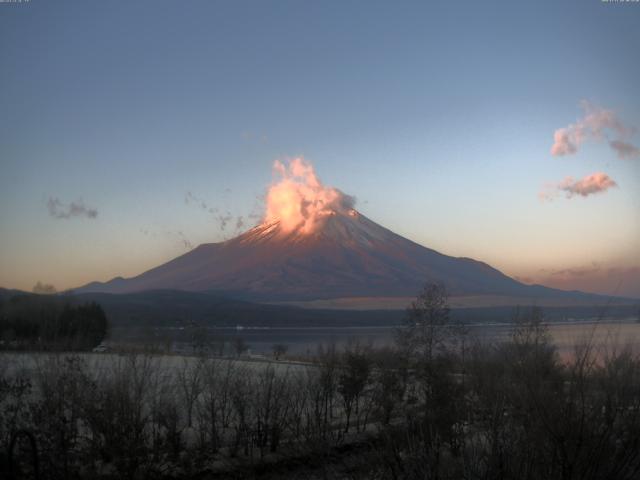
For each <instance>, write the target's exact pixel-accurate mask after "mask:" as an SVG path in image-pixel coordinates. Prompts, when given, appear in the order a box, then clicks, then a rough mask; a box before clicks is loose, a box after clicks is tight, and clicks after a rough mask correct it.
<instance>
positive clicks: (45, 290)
mask: <svg viewBox="0 0 640 480" xmlns="http://www.w3.org/2000/svg"><path fill="white" fill-rule="evenodd" d="M32 291H33V293H39V294H41V295H52V294H54V293H56V292H57V290H56V287H54V286H53V285H51V284H50V283H42V282H40V281H38V283H36V284H35V285H34V286H33V289H32Z"/></svg>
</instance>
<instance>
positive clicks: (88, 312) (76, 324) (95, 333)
mask: <svg viewBox="0 0 640 480" xmlns="http://www.w3.org/2000/svg"><path fill="white" fill-rule="evenodd" d="M74 303H75V301H74V299H73V298H69V297H58V296H53V295H32V294H24V295H15V296H13V297H10V298H8V299H6V300H3V301H0V348H2V349H14V350H15V349H38V350H43V349H54V350H63V349H64V350H88V349H91V348H93V347H95V346H96V345H98V344H100V342H102V341H103V340H104V338H105V337H106V335H107V331H108V321H107V317H106V315H105V313H104V311H103V310H102V307H101V306H100V305H98V304H97V303H95V302H88V303H82V304H74Z"/></svg>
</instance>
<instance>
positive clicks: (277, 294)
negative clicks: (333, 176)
mask: <svg viewBox="0 0 640 480" xmlns="http://www.w3.org/2000/svg"><path fill="white" fill-rule="evenodd" d="M427 281H435V282H441V283H443V284H444V285H445V286H446V287H447V289H448V291H449V292H450V293H451V294H452V295H456V296H464V295H469V296H475V295H480V296H482V295H501V296H517V297H526V298H538V297H541V296H545V297H558V296H560V297H563V296H566V295H573V296H575V295H576V294H578V293H579V292H564V291H561V290H555V289H551V288H547V287H543V286H539V285H525V284H522V283H520V282H518V281H516V280H514V279H512V278H510V277H508V276H507V275H505V274H503V273H501V272H500V271H498V270H496V269H495V268H493V267H491V266H490V265H487V264H486V263H483V262H479V261H476V260H473V259H471V258H456V257H451V256H447V255H443V254H441V253H439V252H437V251H435V250H432V249H429V248H426V247H424V246H422V245H419V244H417V243H415V242H412V241H410V240H408V239H406V238H404V237H402V236H400V235H397V234H395V233H393V232H392V231H390V230H388V229H386V228H384V227H382V226H381V225H378V224H377V223H375V222H373V221H371V220H370V219H368V218H367V217H365V216H364V215H362V214H360V213H359V212H358V211H356V210H354V209H348V210H335V211H331V212H330V214H329V215H328V216H327V217H326V218H324V219H323V221H322V223H321V224H320V225H319V226H318V228H316V229H314V231H312V232H310V233H308V232H304V233H303V232H301V231H300V230H288V229H285V228H284V227H283V225H282V224H281V222H280V221H278V220H274V221H264V222H263V223H261V224H259V225H258V226H256V227H254V228H252V229H251V230H249V231H247V232H245V233H243V234H241V235H239V236H237V237H235V238H233V239H231V240H227V241H225V242H221V243H209V244H202V245H200V246H198V247H196V248H195V249H193V250H191V251H190V252H188V253H186V254H184V255H182V256H179V257H177V258H175V259H173V260H171V261H169V262H167V263H165V264H163V265H160V266H158V267H156V268H153V269H151V270H148V271H146V272H144V273H142V274H140V275H138V276H136V277H132V278H127V279H125V278H121V277H118V278H114V279H112V280H110V281H108V282H104V283H101V282H93V283H90V284H88V285H85V286H83V287H81V288H79V289H77V290H76V292H79V293H86V292H104V293H133V292H141V291H146V290H158V289H172V290H185V291H193V292H224V293H227V294H230V295H234V296H236V297H238V298H244V299H250V300H256V301H304V300H318V299H332V298H347V297H382V296H383V297H411V296H415V295H416V293H417V292H418V291H419V290H420V288H421V287H422V286H423V285H424V284H425V282H427Z"/></svg>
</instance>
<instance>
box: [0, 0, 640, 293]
mask: <svg viewBox="0 0 640 480" xmlns="http://www.w3.org/2000/svg"><path fill="white" fill-rule="evenodd" d="M639 25H640V4H638V3H628V4H613V3H603V2H601V1H596V0H589V1H577V2H569V1H559V2H558V1H553V2H464V1H463V2H402V3H398V2H370V1H367V2H364V1H362V2H355V1H348V2H302V1H292V2H285V1H278V2H275V1H263V2H240V1H228V2H223V1H204V0H202V1H198V0H193V1H189V2H178V1H164V0H148V1H144V0H140V1H135V2H119V1H112V2H105V1H102V2H98V1H87V0H85V1H64V2H62V1H55V0H50V1H44V0H31V1H30V2H27V3H18V4H13V3H4V4H0V67H1V70H0V72H1V74H0V106H1V107H2V115H0V162H1V174H0V225H1V227H2V228H1V230H0V285H2V286H5V287H15V288H23V289H31V287H32V286H33V285H34V284H35V283H36V282H37V281H42V282H46V283H51V284H54V285H55V286H56V287H57V288H58V289H63V288H69V287H73V286H77V285H80V284H83V283H86V282H88V281H91V280H106V279H109V278H111V277H113V276H116V275H123V276H130V275H134V274H137V273H139V272H141V271H143V270H145V269H147V268H150V267H152V266H155V265H157V264H158V263H160V262H162V261H165V260H168V259H170V258H172V257H174V256H176V255H179V254H181V253H184V252H185V251H186V249H187V248H188V247H189V244H191V245H196V244H199V243H203V242H212V241H219V240H222V239H224V238H229V237H231V236H233V235H234V234H235V233H237V229H235V223H236V220H237V218H238V217H239V216H242V217H243V222H244V225H245V226H244V227H243V228H247V227H248V226H250V225H251V224H252V222H253V223H255V222H256V221H257V217H255V215H258V214H259V213H261V210H260V198H261V196H263V195H264V193H265V191H266V188H267V187H268V184H269V182H270V181H271V178H272V173H271V165H272V163H273V161H274V160H275V159H283V158H291V157H294V156H299V155H303V156H304V157H305V158H306V159H307V160H309V161H311V162H312V163H313V164H314V166H315V168H316V171H317V172H318V174H319V175H320V177H321V178H322V180H323V181H324V182H325V183H326V184H329V185H333V186H335V187H338V188H340V189H342V190H343V191H345V192H347V193H349V194H352V195H354V196H355V197H356V198H357V199H358V204H357V208H358V209H359V210H360V211H362V213H364V214H365V215H367V216H369V217H370V218H372V219H373V220H375V221H377V222H378V223H381V224H382V225H385V226H387V227H388V228H390V229H392V230H394V231H396V232H398V233H400V234H403V235H405V236H407V237H409V238H411V239H413V240H415V241H417V242H419V243H422V244H425V245H427V246H429V247H432V248H435V249H437V250H440V251H442V252H443V253H447V254H451V255H456V256H470V257H474V258H477V259H480V260H484V261H486V262H488V263H491V264H492V265H494V266H496V267H497V268H500V269H502V270H503V271H505V272H506V273H508V274H510V275H515V276H518V277H520V278H523V279H526V280H529V281H543V282H546V283H548V284H552V285H555V286H562V287H567V288H568V287H572V286H576V287H579V288H587V289H591V290H597V291H602V292H604V293H613V292H614V290H616V289H618V290H617V291H618V292H621V293H627V294H637V295H638V296H640V286H638V285H640V214H639V213H640V188H639V187H640V158H629V159H618V158H617V157H616V156H615V154H614V152H613V151H612V150H611V149H610V148H608V145H607V144H606V142H605V141H597V140H594V141H589V142H586V143H585V144H584V145H582V146H581V148H580V150H579V152H578V153H577V154H575V155H571V156H565V157H553V156H551V154H550V148H551V145H552V143H553V133H554V131H555V130H556V129H558V128H561V127H566V126H567V125H569V124H571V123H574V122H576V121H577V120H578V119H579V118H580V117H581V116H582V115H583V112H582V110H581V109H580V106H579V103H580V101H581V100H588V101H589V102H591V103H592V104H594V105H598V106H601V107H602V108H605V109H609V110H611V111H614V112H615V113H616V114H617V115H618V117H619V119H620V120H621V121H622V122H624V124H625V125H628V126H636V127H640V95H639V92H638V85H640V61H638V58H639V57H638V51H640V28H638V26H639ZM629 141H631V142H632V143H634V144H635V145H638V144H640V135H636V136H635V137H631V138H630V139H629ZM600 171H601V172H606V173H607V174H608V175H609V176H610V177H611V178H612V179H614V180H615V182H616V183H617V185H618V186H617V188H612V189H610V190H608V191H606V192H604V193H599V194H594V195H589V196H587V197H584V198H583V197H580V196H578V197H573V198H571V199H566V198H563V197H562V196H560V197H559V198H557V199H556V200H554V201H552V202H549V201H546V202H545V201H541V200H540V199H539V198H538V193H539V192H540V190H541V189H542V188H543V186H544V185H545V184H547V183H549V182H551V183H553V182H556V183H557V182H560V181H562V179H564V178H565V177H567V176H572V177H574V178H576V179H579V178H582V177H584V176H586V175H589V174H591V173H593V172H600ZM188 192H191V194H192V195H193V196H194V197H197V198H199V199H201V200H202V201H204V202H205V203H206V204H207V206H208V207H210V208H217V209H218V211H217V212H216V214H215V215H212V214H210V213H208V212H206V211H205V210H204V209H202V208H199V207H198V206H197V205H196V204H195V203H194V202H193V201H191V202H188V203H187V202H185V197H186V195H187V194H188ZM50 198H53V199H58V200H59V202H60V205H61V207H60V208H61V209H63V208H65V205H66V206H68V205H70V204H71V203H72V202H73V203H75V204H76V205H85V206H87V207H88V208H95V209H96V210H97V211H98V215H97V216H96V217H95V218H89V217H87V216H84V215H73V216H71V217H70V218H55V216H53V215H51V212H50V211H49V209H48V207H47V202H48V201H49V199H50ZM227 212H228V214H229V216H230V217H233V221H231V222H230V223H229V224H227V226H226V227H225V229H224V230H222V229H221V224H220V221H219V218H218V219H216V218H215V217H216V216H217V215H220V214H221V215H223V216H226V215H227ZM250 215H253V216H252V217H251V218H249V216H250ZM185 240H186V241H185ZM634 275H636V276H635V277H634ZM618 277H620V278H618ZM585 279H586V280H585ZM621 279H624V281H623V282H622V285H621V287H618V286H617V285H618V284H620V281H621ZM630 279H631V280H630ZM633 279H636V280H637V284H636V285H633ZM585 282H587V283H585ZM589 282H590V283H589Z"/></svg>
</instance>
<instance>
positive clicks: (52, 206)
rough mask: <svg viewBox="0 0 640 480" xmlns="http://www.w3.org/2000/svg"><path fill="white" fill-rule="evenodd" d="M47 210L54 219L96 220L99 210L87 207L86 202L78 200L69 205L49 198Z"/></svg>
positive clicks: (54, 198)
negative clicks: (76, 218)
mask: <svg viewBox="0 0 640 480" xmlns="http://www.w3.org/2000/svg"><path fill="white" fill-rule="evenodd" d="M47 210H48V211H49V215H50V216H51V217H53V218H63V219H69V218H72V217H86V218H96V217H97V216H98V210H96V209H95V208H90V207H87V206H86V205H85V204H84V202H83V201H82V199H81V200H78V201H77V202H71V203H69V204H65V203H62V202H61V201H60V199H58V198H57V197H49V200H48V201H47Z"/></svg>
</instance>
